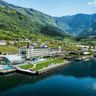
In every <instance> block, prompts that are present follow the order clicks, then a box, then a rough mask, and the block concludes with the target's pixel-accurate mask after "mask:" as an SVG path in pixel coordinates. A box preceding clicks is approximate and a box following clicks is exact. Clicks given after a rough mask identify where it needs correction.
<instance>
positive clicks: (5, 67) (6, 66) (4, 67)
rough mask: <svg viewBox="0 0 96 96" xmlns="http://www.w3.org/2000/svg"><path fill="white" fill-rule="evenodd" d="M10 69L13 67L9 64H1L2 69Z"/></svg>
mask: <svg viewBox="0 0 96 96" xmlns="http://www.w3.org/2000/svg"><path fill="white" fill-rule="evenodd" d="M10 69H13V67H12V66H9V65H5V66H3V70H10Z"/></svg>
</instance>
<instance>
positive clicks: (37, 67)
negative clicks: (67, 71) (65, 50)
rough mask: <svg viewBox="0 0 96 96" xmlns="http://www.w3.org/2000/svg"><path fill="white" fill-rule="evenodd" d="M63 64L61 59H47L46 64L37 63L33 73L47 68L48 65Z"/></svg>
mask: <svg viewBox="0 0 96 96" xmlns="http://www.w3.org/2000/svg"><path fill="white" fill-rule="evenodd" d="M62 62H64V59H63V58H55V59H49V60H47V61H46V62H42V63H38V64H37V65H36V68H34V70H35V71H37V70H40V69H43V68H44V67H48V65H49V64H58V63H62Z"/></svg>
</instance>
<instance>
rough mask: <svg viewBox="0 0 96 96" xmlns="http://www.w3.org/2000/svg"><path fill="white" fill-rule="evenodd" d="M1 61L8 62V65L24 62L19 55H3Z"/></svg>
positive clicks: (2, 62) (0, 57)
mask: <svg viewBox="0 0 96 96" xmlns="http://www.w3.org/2000/svg"><path fill="white" fill-rule="evenodd" d="M0 63H1V64H7V65H9V64H11V65H16V64H21V63H23V59H22V58H21V56H19V55H1V56H0Z"/></svg>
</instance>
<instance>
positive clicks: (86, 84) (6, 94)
mask: <svg viewBox="0 0 96 96" xmlns="http://www.w3.org/2000/svg"><path fill="white" fill-rule="evenodd" d="M95 78H96V61H95V60H90V61H87V62H85V61H80V62H72V63H71V64H68V65H66V66H65V67H63V68H61V69H58V70H57V71H54V72H53V73H50V74H46V75H44V76H39V77H32V76H27V75H22V74H18V73H14V74H10V75H7V76H6V75H4V76H0V93H1V94H0V96H54V95H55V96H76V95H77V96H96V79H95Z"/></svg>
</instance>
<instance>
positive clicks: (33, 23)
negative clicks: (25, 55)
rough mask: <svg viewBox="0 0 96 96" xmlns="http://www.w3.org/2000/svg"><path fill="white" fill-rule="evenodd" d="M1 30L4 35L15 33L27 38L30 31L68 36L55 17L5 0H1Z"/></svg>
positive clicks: (37, 33)
mask: <svg viewBox="0 0 96 96" xmlns="http://www.w3.org/2000/svg"><path fill="white" fill-rule="evenodd" d="M53 29H54V30H53ZM0 30H1V31H0V34H1V33H2V36H3V37H6V36H7V35H8V36H9V34H10V35H12V34H14V35H15V37H17V38H19V37H20V38H21V37H23V38H24V36H25V38H26V34H29V33H30V34H35V35H45V36H51V37H64V36H67V34H66V33H65V32H64V31H63V30H62V29H60V28H59V27H58V26H57V24H56V22H55V20H54V18H53V17H51V16H49V15H46V14H44V13H41V12H39V11H36V10H34V9H30V8H23V7H18V6H15V5H12V4H9V3H7V2H5V1H3V0H0ZM4 30H5V31H4ZM9 31H10V32H9ZM2 36H0V38H2ZM12 36H13V35H12ZM12 36H11V37H12ZM29 36H30V35H29ZM11 37H9V38H11Z"/></svg>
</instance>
